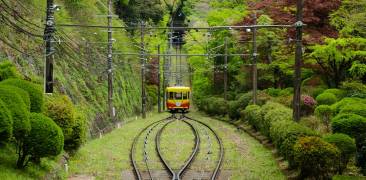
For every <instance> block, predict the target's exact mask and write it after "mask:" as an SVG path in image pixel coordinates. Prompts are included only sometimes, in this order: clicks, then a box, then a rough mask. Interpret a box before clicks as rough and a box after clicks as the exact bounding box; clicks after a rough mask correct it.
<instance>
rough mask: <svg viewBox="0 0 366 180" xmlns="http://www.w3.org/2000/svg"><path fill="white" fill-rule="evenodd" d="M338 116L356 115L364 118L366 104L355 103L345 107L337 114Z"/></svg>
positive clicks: (365, 115)
mask: <svg viewBox="0 0 366 180" xmlns="http://www.w3.org/2000/svg"><path fill="white" fill-rule="evenodd" d="M339 113H340V114H357V115H360V116H363V117H366V104H362V103H357V104H350V105H348V106H345V107H343V108H342V109H341V111H340V112H339Z"/></svg>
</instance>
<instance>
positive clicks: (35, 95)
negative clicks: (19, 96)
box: [1, 79, 43, 112]
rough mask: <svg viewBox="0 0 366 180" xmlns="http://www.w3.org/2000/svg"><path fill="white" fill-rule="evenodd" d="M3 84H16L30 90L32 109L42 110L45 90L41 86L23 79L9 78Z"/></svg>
mask: <svg viewBox="0 0 366 180" xmlns="http://www.w3.org/2000/svg"><path fill="white" fill-rule="evenodd" d="M1 84H6V85H12V86H16V87H18V88H21V89H23V90H25V91H26V92H28V94H29V98H30V105H31V107H30V111H31V112H42V107H43V92H42V88H41V87H40V86H38V85H36V84H33V83H31V82H29V81H26V80H21V79H7V80H5V81H2V82H1Z"/></svg>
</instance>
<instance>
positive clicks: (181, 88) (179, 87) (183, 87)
mask: <svg viewBox="0 0 366 180" xmlns="http://www.w3.org/2000/svg"><path fill="white" fill-rule="evenodd" d="M166 90H167V91H172V92H173V91H190V90H191V88H190V87H186V86H172V87H167V88H166Z"/></svg>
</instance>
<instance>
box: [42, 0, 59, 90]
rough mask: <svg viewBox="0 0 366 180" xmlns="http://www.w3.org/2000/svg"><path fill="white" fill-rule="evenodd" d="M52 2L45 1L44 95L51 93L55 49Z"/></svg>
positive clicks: (53, 8) (51, 0)
mask: <svg viewBox="0 0 366 180" xmlns="http://www.w3.org/2000/svg"><path fill="white" fill-rule="evenodd" d="M53 3H54V1H53V0H47V12H46V13H47V14H46V27H45V30H44V37H43V39H44V41H45V43H46V64H45V74H44V79H45V82H44V83H45V87H44V89H45V93H53V84H54V81H53V61H54V58H55V57H54V53H55V48H54V47H53V39H54V37H53V35H54V33H55V31H56V28H55V17H54V13H55V10H56V8H57V7H56V6H55V5H54V4H53Z"/></svg>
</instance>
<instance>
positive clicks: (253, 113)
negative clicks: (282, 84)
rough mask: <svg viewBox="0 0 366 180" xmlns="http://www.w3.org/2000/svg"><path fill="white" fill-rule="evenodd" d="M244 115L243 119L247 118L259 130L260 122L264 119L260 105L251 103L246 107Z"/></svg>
mask: <svg viewBox="0 0 366 180" xmlns="http://www.w3.org/2000/svg"><path fill="white" fill-rule="evenodd" d="M242 115H243V117H242V119H245V120H247V121H248V122H249V124H250V125H252V126H253V127H254V129H256V130H259V128H260V126H259V124H260V122H261V121H262V117H261V107H260V106H258V105H249V106H247V107H246V108H245V109H244V111H243V113H242Z"/></svg>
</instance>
